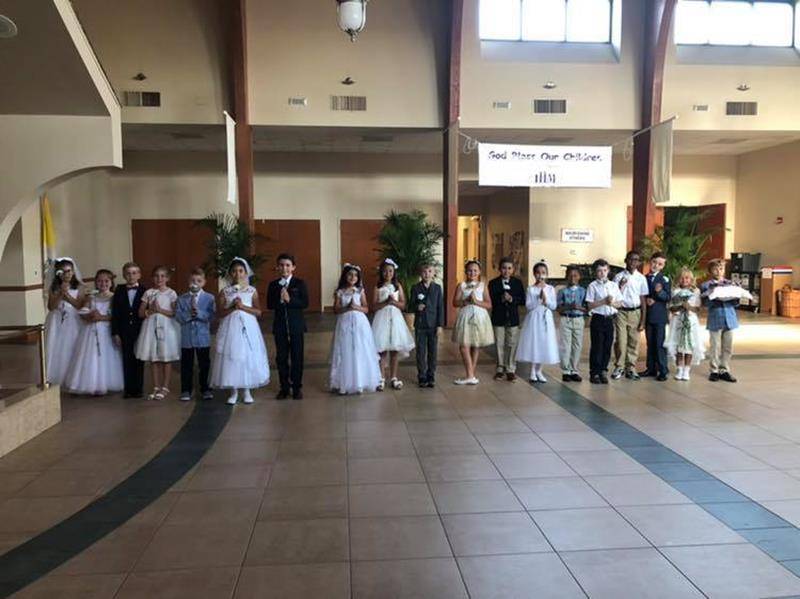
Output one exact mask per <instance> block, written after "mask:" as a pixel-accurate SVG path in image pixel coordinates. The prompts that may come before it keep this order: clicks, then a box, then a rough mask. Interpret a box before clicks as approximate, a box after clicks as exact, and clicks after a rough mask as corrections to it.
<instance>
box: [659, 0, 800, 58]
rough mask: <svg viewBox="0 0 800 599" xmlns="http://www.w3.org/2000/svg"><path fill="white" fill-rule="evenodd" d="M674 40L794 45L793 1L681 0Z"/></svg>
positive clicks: (677, 41)
mask: <svg viewBox="0 0 800 599" xmlns="http://www.w3.org/2000/svg"><path fill="white" fill-rule="evenodd" d="M675 43H677V44H686V45H712V46H771V47H790V46H793V45H794V44H795V3H794V2H793V1H792V0H680V1H679V2H678V7H677V13H676V15H675Z"/></svg>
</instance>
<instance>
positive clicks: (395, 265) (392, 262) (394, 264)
mask: <svg viewBox="0 0 800 599" xmlns="http://www.w3.org/2000/svg"><path fill="white" fill-rule="evenodd" d="M384 264H388V265H389V266H393V267H394V268H397V262H395V261H394V260H392V259H391V258H386V259H385V260H384V261H383V262H382V263H381V266H383V265H384Z"/></svg>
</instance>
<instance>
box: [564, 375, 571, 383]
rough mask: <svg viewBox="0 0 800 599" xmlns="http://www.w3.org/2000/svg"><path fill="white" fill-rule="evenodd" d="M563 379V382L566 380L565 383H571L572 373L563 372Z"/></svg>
mask: <svg viewBox="0 0 800 599" xmlns="http://www.w3.org/2000/svg"><path fill="white" fill-rule="evenodd" d="M561 380H562V381H563V382H565V383H571V382H572V375H571V374H562V375H561Z"/></svg>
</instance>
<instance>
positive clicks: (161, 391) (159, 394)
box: [153, 387, 169, 401]
mask: <svg viewBox="0 0 800 599" xmlns="http://www.w3.org/2000/svg"><path fill="white" fill-rule="evenodd" d="M167 395H169V389H167V388H166V387H161V389H159V390H158V391H157V392H156V393H154V394H153V399H155V400H156V401H161V400H162V399H164V398H165V397H166V396H167Z"/></svg>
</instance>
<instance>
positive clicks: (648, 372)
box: [639, 370, 655, 378]
mask: <svg viewBox="0 0 800 599" xmlns="http://www.w3.org/2000/svg"><path fill="white" fill-rule="evenodd" d="M639 376H640V377H642V378H645V377H648V376H655V373H654V372H650V371H649V370H642V371H641V372H640V373H639Z"/></svg>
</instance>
